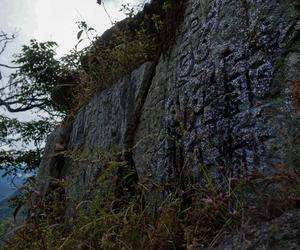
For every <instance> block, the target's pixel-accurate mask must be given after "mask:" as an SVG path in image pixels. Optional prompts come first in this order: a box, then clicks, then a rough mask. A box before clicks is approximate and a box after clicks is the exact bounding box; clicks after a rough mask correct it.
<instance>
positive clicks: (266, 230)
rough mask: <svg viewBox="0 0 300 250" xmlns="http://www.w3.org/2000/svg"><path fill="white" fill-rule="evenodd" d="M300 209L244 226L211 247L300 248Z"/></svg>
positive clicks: (274, 249) (280, 249) (229, 249)
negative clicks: (266, 220)
mask: <svg viewBox="0 0 300 250" xmlns="http://www.w3.org/2000/svg"><path fill="white" fill-rule="evenodd" d="M299 221H300V211H296V210H295V211H289V212H286V213H284V214H283V215H281V216H280V217H278V218H276V219H274V220H271V221H268V222H262V223H260V224H258V225H255V226H244V227H243V228H242V229H241V231H240V232H239V233H238V234H235V235H228V236H224V237H223V238H222V239H221V240H219V241H217V242H216V245H215V246H213V247H212V248H211V249H216V250H231V249H236V250H239V249H240V250H244V249H256V250H282V249H289V250H298V249H300V223H299Z"/></svg>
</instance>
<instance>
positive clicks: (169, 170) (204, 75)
mask: <svg viewBox="0 0 300 250" xmlns="http://www.w3.org/2000/svg"><path fill="white" fill-rule="evenodd" d="M299 115H300V19H299V2H298V1H292V0H285V1H278V0H269V1H260V0H210V1H209V0H189V1H186V9H185V14H184V20H183V22H182V24H181V25H180V27H179V28H178V33H177V34H176V39H175V43H174V44H173V46H172V47H171V48H170V50H169V52H168V53H167V54H165V55H162V56H161V58H160V59H159V61H158V62H155V63H154V62H153V63H150V62H148V63H145V64H144V65H142V66H141V67H140V68H139V69H137V70H135V71H134V72H132V74H131V75H129V76H126V77H124V78H123V79H122V80H120V81H119V82H118V83H116V84H115V85H114V86H113V87H111V88H110V89H107V90H106V91H104V92H102V93H100V94H99V95H97V96H95V97H94V98H93V99H92V100H91V102H90V103H89V104H88V105H87V106H86V107H85V108H83V109H82V110H81V111H80V112H79V113H78V114H77V116H76V118H75V122H74V124H73V128H72V131H71V134H70V142H69V145H68V150H70V151H73V152H75V153H74V155H73V157H71V158H70V159H69V160H68V161H67V162H66V163H65V165H64V167H63V171H62V173H63V176H64V177H65V178H66V179H68V180H69V183H70V184H69V186H68V187H67V190H66V193H67V196H68V197H69V198H70V200H72V201H73V202H75V201H79V200H81V199H83V197H84V196H85V194H86V193H88V192H89V190H90V189H91V188H92V187H93V185H94V182H95V178H96V176H97V174H98V173H99V171H100V172H101V170H102V169H103V168H104V165H105V162H107V161H111V160H115V159H117V160H119V161H127V162H129V163H130V167H131V168H132V169H133V170H134V171H136V174H137V178H138V179H139V180H140V181H145V183H147V185H148V188H149V189H150V190H151V191H153V192H151V193H152V195H153V196H152V197H149V198H148V199H149V201H155V200H157V199H160V198H161V196H163V195H164V194H165V193H166V192H168V191H169V190H168V186H170V184H172V186H174V185H175V186H176V185H177V186H178V187H181V188H184V187H185V186H186V185H188V184H189V183H195V182H201V181H202V176H201V166H205V167H206V168H208V169H209V171H210V172H211V173H212V174H213V175H214V176H215V177H216V178H218V171H217V169H218V167H219V166H224V167H225V169H226V171H227V172H228V173H231V174H232V175H236V176H240V175H247V174H251V173H252V172H254V171H256V170H260V171H262V172H264V173H265V174H267V175H271V174H273V173H275V172H276V166H277V165H279V164H283V163H284V164H287V165H288V166H289V167H290V168H291V169H297V167H298V169H299V164H300V120H299ZM47 152H48V151H46V154H47ZM76 152H77V155H76ZM88 155H89V156H88ZM76 158H77V161H76ZM47 164H48V165H51V163H47ZM44 173H46V172H41V173H40V175H44ZM158 186H159V187H160V189H159V190H160V191H159V192H158V191H157V190H156V187H158ZM287 216H288V215H287ZM279 220H280V219H279ZM298 229H299V228H298ZM270 230H271V229H270ZM297 232H298V233H299V230H298V231H297ZM232 244H234V243H232ZM232 246H233V245H232ZM268 247H269V249H275V248H272V246H271V245H270V246H269V245H268ZM288 247H289V245H284V246H283V248H278V249H288ZM232 248H234V249H235V247H229V248H228V249H232Z"/></svg>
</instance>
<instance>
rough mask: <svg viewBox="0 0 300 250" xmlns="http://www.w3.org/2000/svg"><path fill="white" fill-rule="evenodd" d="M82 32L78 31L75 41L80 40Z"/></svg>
mask: <svg viewBox="0 0 300 250" xmlns="http://www.w3.org/2000/svg"><path fill="white" fill-rule="evenodd" d="M82 32H83V30H80V31H79V32H78V34H77V39H78V40H79V39H80V37H81V35H82Z"/></svg>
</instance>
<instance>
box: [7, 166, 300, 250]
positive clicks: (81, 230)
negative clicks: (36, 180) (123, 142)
mask: <svg viewBox="0 0 300 250" xmlns="http://www.w3.org/2000/svg"><path fill="white" fill-rule="evenodd" d="M123 167H124V164H123V163H122V164H118V163H117V162H116V163H115V164H110V165H109V166H108V167H107V168H106V169H105V170H103V171H102V172H101V173H100V174H99V175H98V180H97V182H98V185H99V186H98V187H97V186H96V187H95V189H94V190H95V191H94V192H93V193H91V194H90V196H89V199H87V200H81V201H78V203H77V205H76V206H75V207H76V208H75V211H74V212H73V213H69V214H67V217H66V213H65V211H66V207H65V206H66V203H65V199H66V197H65V194H64V186H65V185H67V183H65V182H62V181H58V182H56V183H55V184H53V187H52V189H51V191H50V192H49V193H48V194H47V195H46V199H44V200H40V202H38V203H37V204H35V205H34V206H33V207H32V208H31V210H30V211H31V216H30V217H29V219H28V220H27V222H26V224H24V225H23V227H22V228H21V229H20V230H18V231H17V233H16V234H15V236H14V237H13V238H12V239H10V241H9V243H8V244H7V245H6V246H5V247H4V249H60V250H63V249H75V248H78V249H196V248H197V247H199V246H202V247H209V246H210V247H213V244H214V243H215V242H216V241H217V240H218V239H219V237H220V236H221V235H222V234H223V233H225V232H227V233H228V232H235V231H237V230H239V228H240V227H241V226H242V225H244V224H251V223H252V222H253V221H255V219H256V218H257V217H259V216H262V214H261V211H260V209H259V206H260V204H259V202H258V201H257V200H255V202H256V204H255V205H253V204H251V196H249V195H250V193H249V190H250V189H251V191H254V192H258V193H259V194H260V195H261V196H262V197H263V199H264V201H265V202H267V203H270V201H273V202H274V201H276V207H277V208H278V209H280V213H283V212H284V211H286V210H288V209H293V208H294V207H296V206H297V205H296V203H297V202H299V201H300V193H299V190H300V176H298V175H297V174H295V173H294V174H292V173H289V172H288V170H287V169H286V167H283V166H279V170H278V171H279V172H278V174H276V175H274V176H273V177H265V176H264V175H262V174H259V173H254V174H253V175H252V176H251V177H248V178H242V179H234V178H229V177H227V178H225V179H224V180H225V182H224V183H225V184H223V185H220V184H218V183H217V181H216V180H215V179H214V178H213V177H212V176H211V175H210V174H209V172H208V171H207V169H205V168H204V167H201V168H202V172H203V177H204V182H205V183H203V184H202V185H190V186H189V187H187V188H186V189H184V190H178V187H175V186H174V187H173V188H172V189H173V191H172V192H168V194H166V195H165V198H164V201H162V202H161V203H160V204H159V206H158V207H157V210H156V211H155V212H153V207H151V206H150V203H149V202H147V199H148V198H149V194H150V191H149V190H148V189H147V188H145V185H144V184H143V183H141V182H140V183H138V184H137V187H136V193H135V195H134V196H131V197H130V198H129V197H127V198H124V197H123V198H121V199H120V198H118V199H117V198H116V193H115V190H116V188H117V186H118V178H117V172H118V169H119V168H123ZM274 185H275V186H278V185H279V186H278V188H277V189H276V190H277V193H278V196H276V197H275V196H274V193H273V192H272V190H274V189H273V188H274ZM287 186H288V187H289V188H288V189H287ZM100 187H101V188H100ZM160 188H162V189H164V187H160ZM252 189H255V190H252ZM96 190H97V191H96ZM175 190H177V191H175ZM31 197H32V196H31V195H28V196H27V199H28V200H29V201H30V200H31ZM29 203H30V202H29ZM152 205H153V204H152ZM275 212H276V213H278V211H275ZM268 213H269V215H270V216H271V217H272V213H274V210H272V209H271V208H270V210H269V211H268ZM273 215H274V214H273Z"/></svg>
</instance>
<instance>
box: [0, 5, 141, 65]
mask: <svg viewBox="0 0 300 250" xmlns="http://www.w3.org/2000/svg"><path fill="white" fill-rule="evenodd" d="M102 1H103V0H102ZM141 2H144V1H143V0H104V3H105V7H106V9H107V12H108V13H109V15H110V16H111V19H112V20H113V21H119V20H121V19H123V18H124V14H123V13H122V12H120V11H119V10H120V8H121V5H122V4H124V3H130V4H131V5H132V6H135V5H137V4H139V3H141ZM82 20H83V21H86V22H87V24H88V25H89V26H90V27H93V28H94V29H96V31H97V34H102V33H103V32H104V31H105V30H106V29H108V28H109V27H110V26H111V22H110V20H109V18H108V16H107V14H106V13H105V11H104V9H103V7H102V6H100V5H99V4H97V3H96V0H0V30H3V31H6V32H8V33H13V32H17V37H18V38H17V40H16V42H15V43H14V44H13V45H12V46H10V48H9V50H8V51H7V52H8V53H9V54H11V52H17V51H18V49H19V47H20V46H21V45H22V44H26V43H28V42H29V40H30V39H32V38H35V39H37V40H38V41H39V42H43V41H48V40H53V41H56V42H58V44H59V46H60V48H59V50H58V53H62V54H63V53H67V52H68V51H69V50H71V49H72V48H73V47H74V45H75V43H76V41H77V38H76V34H77V32H78V29H77V25H76V21H82ZM5 59H6V58H4V60H5ZM0 60H1V59H0Z"/></svg>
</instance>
